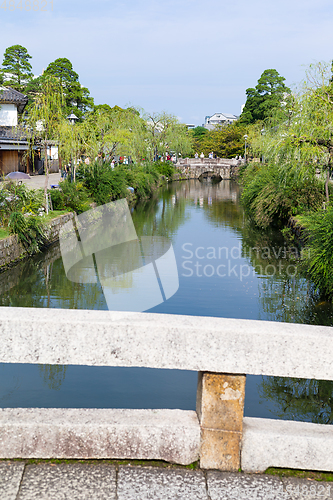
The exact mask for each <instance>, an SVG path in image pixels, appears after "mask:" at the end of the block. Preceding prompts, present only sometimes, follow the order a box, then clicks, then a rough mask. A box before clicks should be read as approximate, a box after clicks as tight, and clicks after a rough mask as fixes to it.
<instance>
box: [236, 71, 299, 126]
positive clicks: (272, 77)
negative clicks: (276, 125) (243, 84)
mask: <svg viewBox="0 0 333 500" xmlns="http://www.w3.org/2000/svg"><path fill="white" fill-rule="evenodd" d="M284 81H285V78H284V77H283V76H280V75H279V73H278V72H277V71H276V69H266V70H265V71H264V72H263V73H262V75H261V77H260V78H259V80H258V83H257V85H256V87H255V88H248V89H247V90H246V103H245V106H244V109H243V112H242V114H241V116H240V122H241V123H244V124H249V123H254V122H255V121H257V120H265V119H266V118H268V117H270V116H271V115H272V113H273V112H274V111H276V110H277V109H280V110H281V109H282V106H283V103H284V101H285V99H286V96H287V94H290V89H289V88H288V87H286V85H285V84H284Z"/></svg>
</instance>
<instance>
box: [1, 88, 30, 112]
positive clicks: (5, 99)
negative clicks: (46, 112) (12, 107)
mask: <svg viewBox="0 0 333 500" xmlns="http://www.w3.org/2000/svg"><path fill="white" fill-rule="evenodd" d="M27 102H28V98H27V96H25V95H24V94H22V93H21V92H18V91H17V90H15V89H12V88H11V87H0V104H1V103H4V104H17V110H18V111H19V112H20V113H21V112H22V111H23V109H24V107H25V105H26V104H27Z"/></svg>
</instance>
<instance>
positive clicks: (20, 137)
mask: <svg viewBox="0 0 333 500" xmlns="http://www.w3.org/2000/svg"><path fill="white" fill-rule="evenodd" d="M7 139H10V140H16V141H26V140H27V133H24V130H20V129H18V128H17V127H5V126H0V142H1V141H2V140H7Z"/></svg>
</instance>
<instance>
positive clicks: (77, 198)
mask: <svg viewBox="0 0 333 500" xmlns="http://www.w3.org/2000/svg"><path fill="white" fill-rule="evenodd" d="M51 200H52V205H53V208H54V210H64V209H70V210H73V211H74V212H76V213H77V214H80V213H82V212H85V211H86V210H89V208H90V201H91V200H90V198H89V194H88V192H87V190H86V189H85V187H84V186H83V183H82V182H70V180H69V179H66V180H64V181H63V182H62V183H61V189H59V190H58V189H52V190H51Z"/></svg>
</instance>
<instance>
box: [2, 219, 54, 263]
mask: <svg viewBox="0 0 333 500" xmlns="http://www.w3.org/2000/svg"><path fill="white" fill-rule="evenodd" d="M8 227H9V230H10V232H11V233H12V234H17V236H18V238H19V240H20V241H21V242H22V244H23V246H24V247H25V249H26V250H27V252H28V253H29V254H34V253H36V252H39V251H41V249H42V248H43V246H44V244H45V241H46V235H45V228H44V225H43V222H42V220H41V218H39V217H36V216H28V217H25V216H24V215H23V214H22V213H21V212H12V213H11V214H10V216H9V222H8Z"/></svg>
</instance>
